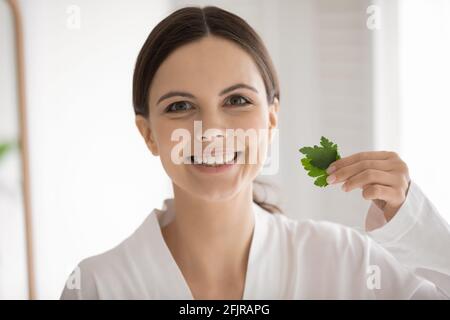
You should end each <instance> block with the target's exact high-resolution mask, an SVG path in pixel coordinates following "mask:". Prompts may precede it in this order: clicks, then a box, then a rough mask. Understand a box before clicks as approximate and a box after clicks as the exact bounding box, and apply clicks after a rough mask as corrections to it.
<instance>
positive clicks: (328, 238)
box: [263, 211, 371, 258]
mask: <svg viewBox="0 0 450 320" xmlns="http://www.w3.org/2000/svg"><path fill="white" fill-rule="evenodd" d="M263 212H264V213H263V217H264V218H263V219H264V220H265V221H266V222H267V223H268V224H269V225H270V229H272V232H276V233H277V234H279V235H280V239H281V240H282V241H283V242H284V245H289V246H291V247H293V248H295V250H296V251H297V252H301V254H302V255H304V254H306V253H308V252H311V254H314V255H316V256H317V255H329V256H330V257H331V256H337V255H339V256H340V257H341V258H343V257H345V256H346V255H349V256H351V258H362V257H363V256H364V255H365V254H366V253H367V250H368V249H369V245H370V241H371V240H370V238H369V237H368V236H367V235H366V234H362V233H360V232H359V231H357V230H355V229H354V228H351V227H348V226H345V225H342V224H338V223H335V222H329V221H317V220H313V219H304V220H296V219H293V218H291V217H289V216H287V215H285V214H278V213H277V214H270V213H267V212H266V211H263Z"/></svg>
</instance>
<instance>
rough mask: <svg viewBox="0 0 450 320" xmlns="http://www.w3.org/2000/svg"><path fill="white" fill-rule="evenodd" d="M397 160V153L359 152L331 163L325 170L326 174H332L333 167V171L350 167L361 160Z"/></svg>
mask: <svg viewBox="0 0 450 320" xmlns="http://www.w3.org/2000/svg"><path fill="white" fill-rule="evenodd" d="M393 158H398V155H397V153H395V152H391V151H367V152H359V153H355V154H353V155H351V156H348V157H344V158H341V159H339V160H336V161H334V162H332V163H331V164H330V165H329V167H328V169H330V170H327V172H328V173H331V172H332V167H334V169H335V170H334V171H336V170H338V169H340V168H342V167H345V166H348V165H351V164H353V163H355V162H358V161H362V160H387V159H393Z"/></svg>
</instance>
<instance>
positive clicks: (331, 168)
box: [327, 166, 336, 174]
mask: <svg viewBox="0 0 450 320" xmlns="http://www.w3.org/2000/svg"><path fill="white" fill-rule="evenodd" d="M335 170H336V167H335V166H331V167H329V168H328V169H327V173H328V174H329V173H333V172H334V171H335Z"/></svg>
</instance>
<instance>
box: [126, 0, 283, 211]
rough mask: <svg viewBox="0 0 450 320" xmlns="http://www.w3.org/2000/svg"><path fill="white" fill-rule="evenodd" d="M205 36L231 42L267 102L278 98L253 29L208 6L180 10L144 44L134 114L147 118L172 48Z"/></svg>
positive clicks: (267, 60)
mask: <svg viewBox="0 0 450 320" xmlns="http://www.w3.org/2000/svg"><path fill="white" fill-rule="evenodd" d="M208 35H214V36H218V37H221V38H224V39H226V40H230V41H233V42H234V43H236V44H238V45H239V46H240V47H241V48H243V49H244V50H245V51H246V52H247V53H248V54H250V56H251V57H252V58H253V60H254V61H255V63H256V65H257V67H258V69H259V71H260V73H261V76H262V78H263V81H264V86H265V88H266V92H267V102H268V103H269V104H272V103H273V102H274V99H275V98H277V99H280V88H279V83H278V78H277V75H276V72H275V68H274V66H273V63H272V60H271V59H270V56H269V54H268V51H267V49H266V47H265V46H264V43H263V41H262V40H261V38H260V37H259V36H258V34H257V33H256V32H255V31H254V30H253V28H252V27H251V26H250V25H249V24H248V23H247V22H245V21H244V20H243V19H242V18H240V17H238V16H237V15H235V14H233V13H231V12H228V11H225V10H223V9H220V8H217V7H213V6H207V7H204V8H201V7H185V8H182V9H179V10H177V11H175V12H173V13H172V14H170V15H169V16H167V17H166V18H164V19H163V20H162V21H161V22H159V23H158V25H156V27H155V28H154V29H153V30H152V31H151V33H150V35H149V36H148V38H147V40H146V41H145V43H144V45H143V47H142V49H141V51H140V52H139V55H138V57H137V60H136V66H135V69H134V75H133V106H134V112H135V114H136V115H141V116H144V117H148V116H149V88H150V86H151V84H152V80H153V77H154V76H155V73H156V71H157V70H158V68H159V66H160V65H161V64H162V63H163V61H164V60H165V59H166V58H167V57H168V56H169V54H170V53H172V52H173V51H174V50H175V49H177V48H179V47H181V46H182V45H185V44H188V43H190V42H193V41H196V40H199V39H201V38H203V37H206V36H208ZM253 201H254V202H255V203H256V204H258V205H259V206H261V207H262V208H264V209H266V210H267V211H269V212H271V213H274V212H281V210H280V209H279V208H278V207H277V206H276V205H272V204H268V203H266V202H265V200H264V199H262V198H260V196H258V195H257V193H256V192H254V194H253Z"/></svg>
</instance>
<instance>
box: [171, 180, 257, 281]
mask: <svg viewBox="0 0 450 320" xmlns="http://www.w3.org/2000/svg"><path fill="white" fill-rule="evenodd" d="M252 191H253V190H252V185H251V184H250V186H249V187H248V188H245V189H243V190H242V191H241V192H239V193H238V194H237V195H236V196H234V197H233V198H232V199H227V200H226V201H225V200H224V201H208V200H205V199H201V198H195V197H192V195H190V194H189V193H187V192H185V191H184V190H181V189H179V188H178V187H176V186H175V185H174V195H175V197H174V210H175V218H174V219H173V221H172V222H171V223H170V224H169V225H168V226H167V227H166V230H165V234H166V236H167V237H166V238H167V240H168V241H167V242H168V245H169V248H170V249H171V251H172V253H173V254H174V256H178V257H179V259H180V260H182V261H184V263H186V264H188V265H189V266H188V267H189V269H191V270H198V272H199V273H200V272H201V273H202V274H203V276H208V273H210V275H211V276H212V277H213V276H214V275H213V274H214V273H217V272H219V273H222V274H223V273H224V272H225V273H233V274H236V273H237V272H240V273H241V272H242V271H243V268H246V266H247V260H248V253H249V248H250V244H251V239H252V234H253V227H254V219H253V214H252V210H253V209H252V203H253V200H252ZM244 271H245V270H244ZM205 273H206V274H205Z"/></svg>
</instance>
